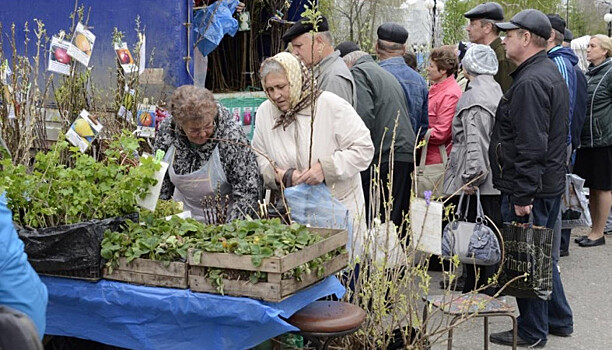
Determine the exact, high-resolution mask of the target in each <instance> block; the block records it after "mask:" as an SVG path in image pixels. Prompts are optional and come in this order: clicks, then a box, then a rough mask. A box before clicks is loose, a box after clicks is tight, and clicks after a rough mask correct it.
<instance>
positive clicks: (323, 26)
mask: <svg viewBox="0 0 612 350" xmlns="http://www.w3.org/2000/svg"><path fill="white" fill-rule="evenodd" d="M321 20H322V21H321V22H320V23H319V25H318V28H317V31H319V32H326V31H328V30H329V23H327V18H325V16H321ZM306 21H307V19H305V18H300V20H299V21H297V22H295V24H294V25H292V26H291V28H289V29H287V31H286V32H285V34H284V35H283V41H284V42H285V43H288V42H290V41H291V40H293V38H295V37H297V36H300V35H302V34H304V33H308V32H310V31H311V30H312V23H305V22H306Z"/></svg>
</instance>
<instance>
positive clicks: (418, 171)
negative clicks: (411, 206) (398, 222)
mask: <svg viewBox="0 0 612 350" xmlns="http://www.w3.org/2000/svg"><path fill="white" fill-rule="evenodd" d="M430 134H431V130H427V133H426V134H425V138H424V139H425V146H424V147H423V150H422V151H421V158H420V160H419V165H418V166H416V168H415V170H414V173H415V186H414V192H415V193H416V195H417V197H421V198H425V195H424V193H425V191H431V194H432V196H434V197H440V196H442V195H443V194H444V173H445V172H446V165H447V163H448V156H447V154H446V147H445V146H444V145H439V146H438V149H439V151H440V155H441V156H442V163H439V164H429V165H425V159H426V157H427V146H428V144H429V136H430Z"/></svg>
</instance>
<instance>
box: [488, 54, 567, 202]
mask: <svg viewBox="0 0 612 350" xmlns="http://www.w3.org/2000/svg"><path fill="white" fill-rule="evenodd" d="M512 78H513V79H514V81H513V83H512V86H511V87H510V90H508V92H507V93H505V94H504V96H502V99H501V102H500V104H499V106H498V108H497V112H496V114H495V125H494V126H493V134H492V136H491V145H490V147H489V160H490V162H491V171H492V172H493V185H494V186H495V188H497V189H499V190H500V191H502V192H505V193H508V194H511V195H512V197H513V198H512V199H513V202H514V203H515V204H517V205H529V204H531V202H532V201H533V199H534V198H546V197H554V196H558V195H560V194H561V193H562V192H563V190H564V188H565V173H566V165H565V163H566V158H567V147H566V139H567V134H568V113H569V93H568V89H567V86H566V85H565V81H563V78H562V77H561V74H559V70H558V69H557V66H556V65H555V64H554V63H553V62H552V61H551V60H550V59H548V57H547V56H546V52H545V51H544V50H542V51H540V52H538V53H537V54H535V55H533V56H531V57H530V58H528V59H527V60H525V61H524V62H523V63H522V64H521V65H520V66H518V67H517V69H516V70H515V71H514V72H513V73H512Z"/></svg>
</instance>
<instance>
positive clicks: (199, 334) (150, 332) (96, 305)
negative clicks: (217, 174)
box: [42, 277, 344, 350]
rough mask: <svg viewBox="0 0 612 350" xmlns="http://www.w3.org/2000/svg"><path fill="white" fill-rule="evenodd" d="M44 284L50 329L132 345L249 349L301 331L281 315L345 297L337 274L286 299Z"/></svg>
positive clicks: (108, 284)
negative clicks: (330, 298)
mask: <svg viewBox="0 0 612 350" xmlns="http://www.w3.org/2000/svg"><path fill="white" fill-rule="evenodd" d="M42 281H43V282H44V283H45V284H46V285H47V289H48V290H49V304H48V308H47V330H46V333H47V334H51V335H64V336H71V337H77V338H82V339H90V340H94V341H97V342H101V343H105V344H110V345H115V346H121V347H125V348H130V349H190V350H191V349H214V350H216V349H247V348H250V347H253V346H255V345H257V344H260V343H261V342H263V341H265V340H266V339H269V338H272V337H274V336H277V335H279V334H283V333H286V332H290V331H296V330H297V329H296V328H295V327H293V326H291V325H290V324H288V323H287V322H285V321H283V320H282V319H281V318H280V317H279V316H283V317H289V316H291V315H292V314H294V313H295V312H296V311H298V310H300V309H301V308H303V307H305V306H306V305H308V304H310V303H311V302H313V301H315V300H318V299H320V298H322V297H324V296H327V295H331V294H335V295H336V296H337V297H339V298H340V297H341V296H342V295H343V294H344V287H343V286H342V285H341V284H340V282H339V281H338V280H337V279H336V278H335V277H328V278H326V279H325V280H323V281H321V282H320V283H318V284H316V285H314V286H312V287H310V288H308V289H305V290H302V291H300V292H298V293H297V294H295V295H293V296H291V297H289V298H288V299H286V300H284V301H282V302H280V303H271V302H262V301H258V300H254V299H250V298H237V297H229V296H221V295H214V294H206V293H193V292H191V291H190V290H183V289H172V288H156V287H146V286H137V285H131V284H127V283H121V282H114V281H107V280H101V281H99V282H96V283H91V282H86V281H80V280H71V279H65V278H54V277H42Z"/></svg>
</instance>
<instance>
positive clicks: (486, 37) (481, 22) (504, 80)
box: [463, 2, 516, 92]
mask: <svg viewBox="0 0 612 350" xmlns="http://www.w3.org/2000/svg"><path fill="white" fill-rule="evenodd" d="M463 16H464V17H465V18H468V19H469V20H470V24H468V26H467V28H466V30H467V32H468V38H469V39H470V41H471V42H473V43H474V44H482V45H489V46H490V47H491V48H492V49H493V51H495V55H496V56H497V62H498V69H497V74H495V76H494V78H495V81H496V82H497V83H499V85H500V86H501V88H502V91H503V92H506V91H508V89H509V88H510V84H512V77H511V76H510V73H512V71H513V70H514V69H515V68H516V65H515V64H514V63H512V61H510V60H509V59H508V58H507V57H506V50H504V47H503V45H502V42H501V38H500V37H499V28H497V27H496V26H495V23H497V22H501V21H503V20H504V10H503V9H502V7H501V5H499V4H498V3H496V2H487V3H484V4H480V5H478V6H476V7H474V8H473V9H471V10H469V11H468V12H466V13H465V14H464V15H463Z"/></svg>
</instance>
